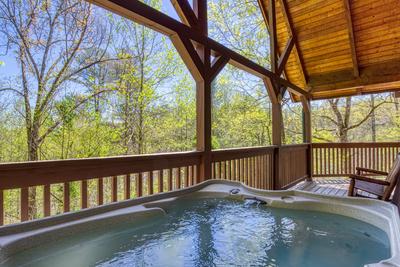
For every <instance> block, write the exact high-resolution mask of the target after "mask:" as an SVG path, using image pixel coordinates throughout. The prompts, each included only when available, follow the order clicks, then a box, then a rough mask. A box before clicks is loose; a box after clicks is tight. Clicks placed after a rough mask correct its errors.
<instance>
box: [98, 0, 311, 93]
mask: <svg viewBox="0 0 400 267" xmlns="http://www.w3.org/2000/svg"><path fill="white" fill-rule="evenodd" d="M90 1H91V2H93V3H95V4H97V5H99V6H102V7H104V8H106V9H108V10H110V11H112V12H114V13H117V14H119V15H121V16H124V17H126V18H128V19H131V20H133V21H135V22H137V23H140V24H142V25H145V26H147V27H149V28H151V29H153V30H156V31H158V32H160V33H163V34H165V35H168V36H174V35H176V34H178V35H179V36H182V37H185V38H187V39H190V40H192V41H195V42H197V43H199V44H202V45H204V46H206V47H207V49H210V50H213V51H216V52H217V53H218V54H219V55H223V56H225V57H228V58H229V63H230V64H232V65H234V66H236V67H238V68H240V69H242V70H244V71H247V72H249V73H251V74H254V75H256V76H258V77H260V78H265V77H269V78H270V79H273V80H274V81H276V82H277V83H280V84H282V85H284V86H287V87H289V88H291V89H293V90H294V91H296V92H297V93H298V94H305V95H307V96H308V92H307V91H305V90H303V89H302V88H300V87H298V86H296V85H294V84H292V83H290V82H289V81H286V80H284V79H282V78H280V77H279V76H277V75H276V74H274V73H272V72H271V71H269V70H267V69H266V68H264V67H262V66H260V65H259V64H257V63H255V62H253V61H252V60H250V59H248V58H246V57H244V56H242V55H240V54H238V53H237V52H234V51H233V50H231V49H229V48H227V47H225V46H224V45H222V44H220V43H218V42H216V41H215V40H213V39H211V38H208V37H207V30H204V29H203V32H201V31H200V30H194V29H192V28H191V27H189V26H187V25H185V24H183V23H181V22H179V21H176V20H175V19H173V18H171V17H169V16H168V15H165V14H163V13H161V12H160V11H158V10H156V9H154V8H152V7H150V6H148V5H146V4H144V3H142V2H141V1H139V0H130V1H125V0H90ZM198 1H199V4H201V5H202V6H203V9H202V10H204V6H206V5H207V4H206V1H205V0H198ZM194 12H195V14H196V15H197V17H198V21H199V25H203V27H204V26H205V25H207V19H206V18H207V15H206V14H204V12H203V11H201V10H200V9H198V8H197V10H196V9H195V10H194ZM199 28H201V26H199Z"/></svg>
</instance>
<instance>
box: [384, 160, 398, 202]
mask: <svg viewBox="0 0 400 267" xmlns="http://www.w3.org/2000/svg"><path fill="white" fill-rule="evenodd" d="M399 177H400V154H397V157H396V160H395V161H394V163H393V166H392V169H391V170H390V172H389V174H388V176H387V178H386V181H388V182H389V183H390V185H389V186H387V187H386V189H385V193H384V196H383V199H384V200H389V198H390V195H391V193H392V192H393V189H394V188H395V187H396V184H397V181H398V180H400V179H399Z"/></svg>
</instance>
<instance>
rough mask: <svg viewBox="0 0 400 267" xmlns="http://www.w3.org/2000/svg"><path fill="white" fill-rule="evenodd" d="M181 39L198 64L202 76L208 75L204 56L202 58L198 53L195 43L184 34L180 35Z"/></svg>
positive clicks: (192, 58) (194, 61)
mask: <svg viewBox="0 0 400 267" xmlns="http://www.w3.org/2000/svg"><path fill="white" fill-rule="evenodd" d="M179 39H180V40H181V42H182V44H183V45H184V47H185V49H186V51H187V52H188V53H189V56H190V58H191V60H192V61H193V63H194V64H195V65H196V68H197V69H198V71H199V72H200V74H201V76H202V77H203V78H204V76H205V75H206V74H205V69H204V62H203V60H202V58H200V56H199V54H198V53H197V51H196V49H195V47H194V45H193V43H192V42H191V41H190V40H189V39H187V38H185V37H184V36H179ZM184 61H185V60H184Z"/></svg>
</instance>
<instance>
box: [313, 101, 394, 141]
mask: <svg viewBox="0 0 400 267" xmlns="http://www.w3.org/2000/svg"><path fill="white" fill-rule="evenodd" d="M342 101H343V102H342ZM328 103H329V107H330V110H331V112H332V113H333V114H332V115H333V116H330V115H329V114H318V113H317V114H315V116H317V117H320V118H322V119H323V120H324V121H325V122H326V121H328V122H329V124H331V125H333V127H332V128H329V129H326V130H327V131H330V132H334V133H335V135H336V136H337V137H338V139H339V142H342V143H346V142H348V141H349V131H350V130H353V129H355V128H358V127H360V126H361V125H363V124H364V123H365V122H367V121H368V120H369V119H370V118H371V116H373V115H374V114H375V111H376V110H377V109H378V108H379V107H380V106H382V105H384V104H386V103H390V102H389V101H386V100H382V101H380V102H379V103H378V104H376V103H375V102H374V103H373V105H372V104H370V106H369V110H368V111H367V112H366V114H364V115H362V116H361V118H358V119H357V120H356V121H355V119H354V120H352V115H353V112H352V106H353V102H352V98H351V97H346V98H344V99H342V98H337V99H329V100H328ZM316 138H317V139H320V138H318V136H317V137H316ZM329 141H332V140H329Z"/></svg>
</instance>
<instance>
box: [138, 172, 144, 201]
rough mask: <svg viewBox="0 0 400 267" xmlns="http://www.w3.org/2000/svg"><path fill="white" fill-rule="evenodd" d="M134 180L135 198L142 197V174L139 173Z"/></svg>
mask: <svg viewBox="0 0 400 267" xmlns="http://www.w3.org/2000/svg"><path fill="white" fill-rule="evenodd" d="M136 178H137V179H136V197H141V196H142V195H143V174H142V173H141V172H139V174H138V176H137V177H136Z"/></svg>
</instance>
